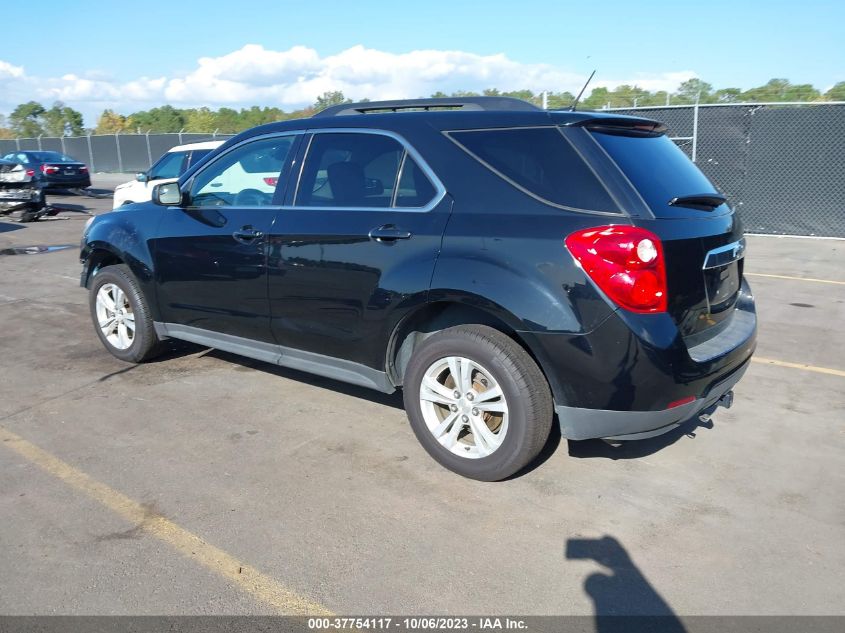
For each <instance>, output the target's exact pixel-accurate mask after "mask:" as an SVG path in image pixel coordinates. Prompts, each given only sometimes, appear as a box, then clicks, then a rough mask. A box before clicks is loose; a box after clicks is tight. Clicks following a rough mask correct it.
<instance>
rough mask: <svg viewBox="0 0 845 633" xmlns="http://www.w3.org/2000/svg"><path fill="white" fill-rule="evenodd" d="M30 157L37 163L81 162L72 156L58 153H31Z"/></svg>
mask: <svg viewBox="0 0 845 633" xmlns="http://www.w3.org/2000/svg"><path fill="white" fill-rule="evenodd" d="M29 155H30V157H31V158H32V160H34V161H35V162H36V163H76V162H79V161H77V160H76V159H74V158H71V157H70V156H65V155H64V154H59V153H58V152H29Z"/></svg>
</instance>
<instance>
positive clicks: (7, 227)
mask: <svg viewBox="0 0 845 633" xmlns="http://www.w3.org/2000/svg"><path fill="white" fill-rule="evenodd" d="M25 228H26V227H25V226H21V225H20V224H18V223H12V222H0V233H8V232H10V231H19V230H20V229H25Z"/></svg>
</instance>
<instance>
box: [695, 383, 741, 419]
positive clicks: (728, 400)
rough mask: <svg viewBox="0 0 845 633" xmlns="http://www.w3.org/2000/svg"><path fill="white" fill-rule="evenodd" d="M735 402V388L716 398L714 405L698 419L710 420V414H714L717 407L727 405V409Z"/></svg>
mask: <svg viewBox="0 0 845 633" xmlns="http://www.w3.org/2000/svg"><path fill="white" fill-rule="evenodd" d="M733 403H734V392H733V389H731V390H730V391H728V392H727V393H726V394H725V395H723V396H722V397H721V398H719V399H718V400H716V402H715V403H714V404H713V406H711V407H708V408H707V412H706V413H702V414H701V415H699V416H698V419H699V420H701V421H702V422H709V421H710V416H711V415H713V413H714V412H715V411H716V409H717V408H719V407H725V408H726V409H730V408H731V405H732V404H733Z"/></svg>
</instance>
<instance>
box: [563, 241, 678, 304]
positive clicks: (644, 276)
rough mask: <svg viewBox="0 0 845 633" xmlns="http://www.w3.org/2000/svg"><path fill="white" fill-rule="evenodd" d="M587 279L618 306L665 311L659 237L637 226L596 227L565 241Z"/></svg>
mask: <svg viewBox="0 0 845 633" xmlns="http://www.w3.org/2000/svg"><path fill="white" fill-rule="evenodd" d="M566 247H567V248H568V249H569V252H570V253H572V255H573V257H575V259H576V260H577V261H578V262H579V263H580V264H581V268H583V269H584V272H586V273H587V274H588V275H589V276H590V279H592V280H593V281H594V282H595V284H596V285H597V286H598V287H599V288H600V289H601V290H602V291H603V292H604V293H605V294H606V295H607V296H608V297H609V298H610V300H611V301H613V302H614V303H615V304H617V305H618V306H619V307H622V308H625V309H626V310H630V311H631V312H640V313H651V312H665V311H666V307H667V300H666V263H665V261H664V258H663V246H662V245H661V243H660V238H659V237H657V236H656V235H655V234H654V233H652V232H651V231H646V230H645V229H641V228H639V227H636V226H597V227H593V228H590V229H585V230H582V231H577V232H575V233H573V234H572V235H570V236H569V237H567V238H566Z"/></svg>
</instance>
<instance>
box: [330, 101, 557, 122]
mask: <svg viewBox="0 0 845 633" xmlns="http://www.w3.org/2000/svg"><path fill="white" fill-rule="evenodd" d="M540 109H541V108H538V107H537V106H535V105H534V104H533V103H528V102H527V101H523V100H522V99H515V98H513V97H444V98H437V99H397V100H395V101H364V102H361V103H342V104H340V105H336V106H331V107H328V108H326V109H325V110H321V111H320V112H318V113H317V114H315V115H314V116H315V117H328V116H345V115H349V114H367V113H368V112H369V113H382V112H399V111H400V110H500V111H501V110H511V111H514V110H517V111H523V112H525V111H536V110H540Z"/></svg>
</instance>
